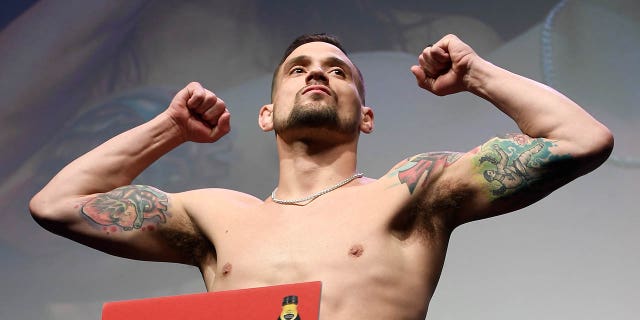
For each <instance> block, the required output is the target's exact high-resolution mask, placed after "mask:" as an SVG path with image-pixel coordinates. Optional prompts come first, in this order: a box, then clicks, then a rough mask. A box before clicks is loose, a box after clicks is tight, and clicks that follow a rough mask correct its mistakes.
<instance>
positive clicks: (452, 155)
mask: <svg viewBox="0 0 640 320" xmlns="http://www.w3.org/2000/svg"><path fill="white" fill-rule="evenodd" d="M461 156H462V154H461V153H457V152H429V153H421V154H418V155H415V156H413V157H410V158H408V159H406V160H405V161H404V162H402V163H401V164H399V165H398V166H397V167H396V168H394V169H393V170H391V172H389V173H388V174H387V175H388V176H398V179H399V180H400V183H402V184H406V185H407V187H408V188H409V193H410V194H413V192H414V191H415V190H416V187H417V186H418V182H419V181H420V179H421V178H422V177H423V176H424V177H425V178H424V180H423V184H426V183H428V181H429V176H430V175H431V172H432V171H434V170H435V169H439V168H442V167H447V166H449V165H450V164H452V163H454V162H455V161H456V160H458V159H459V158H460V157H461Z"/></svg>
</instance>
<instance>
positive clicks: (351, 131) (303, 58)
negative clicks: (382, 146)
mask: <svg viewBox="0 0 640 320" xmlns="http://www.w3.org/2000/svg"><path fill="white" fill-rule="evenodd" d="M357 76H358V74H357V69H356V68H355V66H354V65H353V63H352V62H351V61H350V60H349V58H348V57H347V56H346V55H345V54H344V53H343V52H342V51H341V50H340V49H338V48H337V47H335V46H333V45H331V44H328V43H325V42H310V43H306V44H304V45H301V46H300V47H298V48H296V49H295V50H294V51H293V52H292V53H291V54H290V55H289V56H288V57H287V59H286V60H285V61H284V62H283V63H282V66H281V67H280V70H279V72H278V76H277V77H276V79H275V80H274V81H276V83H275V86H276V89H275V92H274V96H273V112H274V115H273V126H274V130H275V131H276V133H277V134H282V133H285V132H286V131H287V130H293V131H297V132H305V131H308V132H311V131H312V130H313V129H317V128H321V129H325V130H327V131H328V132H331V133H336V134H342V135H350V136H353V135H357V133H358V130H359V125H360V119H361V107H362V101H361V99H360V95H359V94H358V90H357V86H356V82H355V81H357V80H356V77H357Z"/></svg>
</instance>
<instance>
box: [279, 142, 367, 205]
mask: <svg viewBox="0 0 640 320" xmlns="http://www.w3.org/2000/svg"><path fill="white" fill-rule="evenodd" d="M277 143H278V153H279V156H280V176H279V183H278V194H277V196H278V197H279V198H285V199H293V198H300V197H304V196H307V195H309V194H312V193H314V192H318V191H320V190H322V189H325V188H327V187H329V186H332V185H334V184H336V183H339V182H340V181H342V180H344V179H346V178H348V177H350V176H352V175H353V174H354V173H356V162H357V141H356V140H354V141H352V142H348V143H344V144H338V145H327V144H323V143H320V142H309V141H304V142H303V141H295V142H293V143H286V142H284V141H282V140H280V139H278V140H277Z"/></svg>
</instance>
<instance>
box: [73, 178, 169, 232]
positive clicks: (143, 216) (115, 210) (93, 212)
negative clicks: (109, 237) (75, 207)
mask: <svg viewBox="0 0 640 320" xmlns="http://www.w3.org/2000/svg"><path fill="white" fill-rule="evenodd" d="M168 205H169V204H168V199H167V195H166V194H164V193H163V192H162V191H160V190H158V189H155V188H152V187H149V186H140V185H133V186H124V187H120V188H117V189H114V190H113V191H110V192H107V193H103V194H100V195H98V196H96V197H95V198H93V199H91V200H89V201H88V202H87V203H85V204H84V205H83V206H82V211H81V212H82V214H83V215H84V216H85V217H87V218H89V219H90V220H91V221H93V222H95V223H97V224H99V225H102V226H104V227H103V228H104V230H105V231H111V232H115V231H117V229H118V228H121V229H122V230H125V231H129V230H133V229H142V230H145V227H143V226H142V225H143V222H144V221H145V220H155V221H156V222H157V223H164V222H166V221H167V207H168ZM107 226H111V227H110V228H109V229H107ZM148 229H149V230H153V229H154V227H153V226H152V225H150V226H149V227H148Z"/></svg>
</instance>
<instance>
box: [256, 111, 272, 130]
mask: <svg viewBox="0 0 640 320" xmlns="http://www.w3.org/2000/svg"><path fill="white" fill-rule="evenodd" d="M258 126H260V129H262V131H265V132H267V131H271V130H273V104H265V105H264V106H262V108H260V113H259V114H258Z"/></svg>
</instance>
